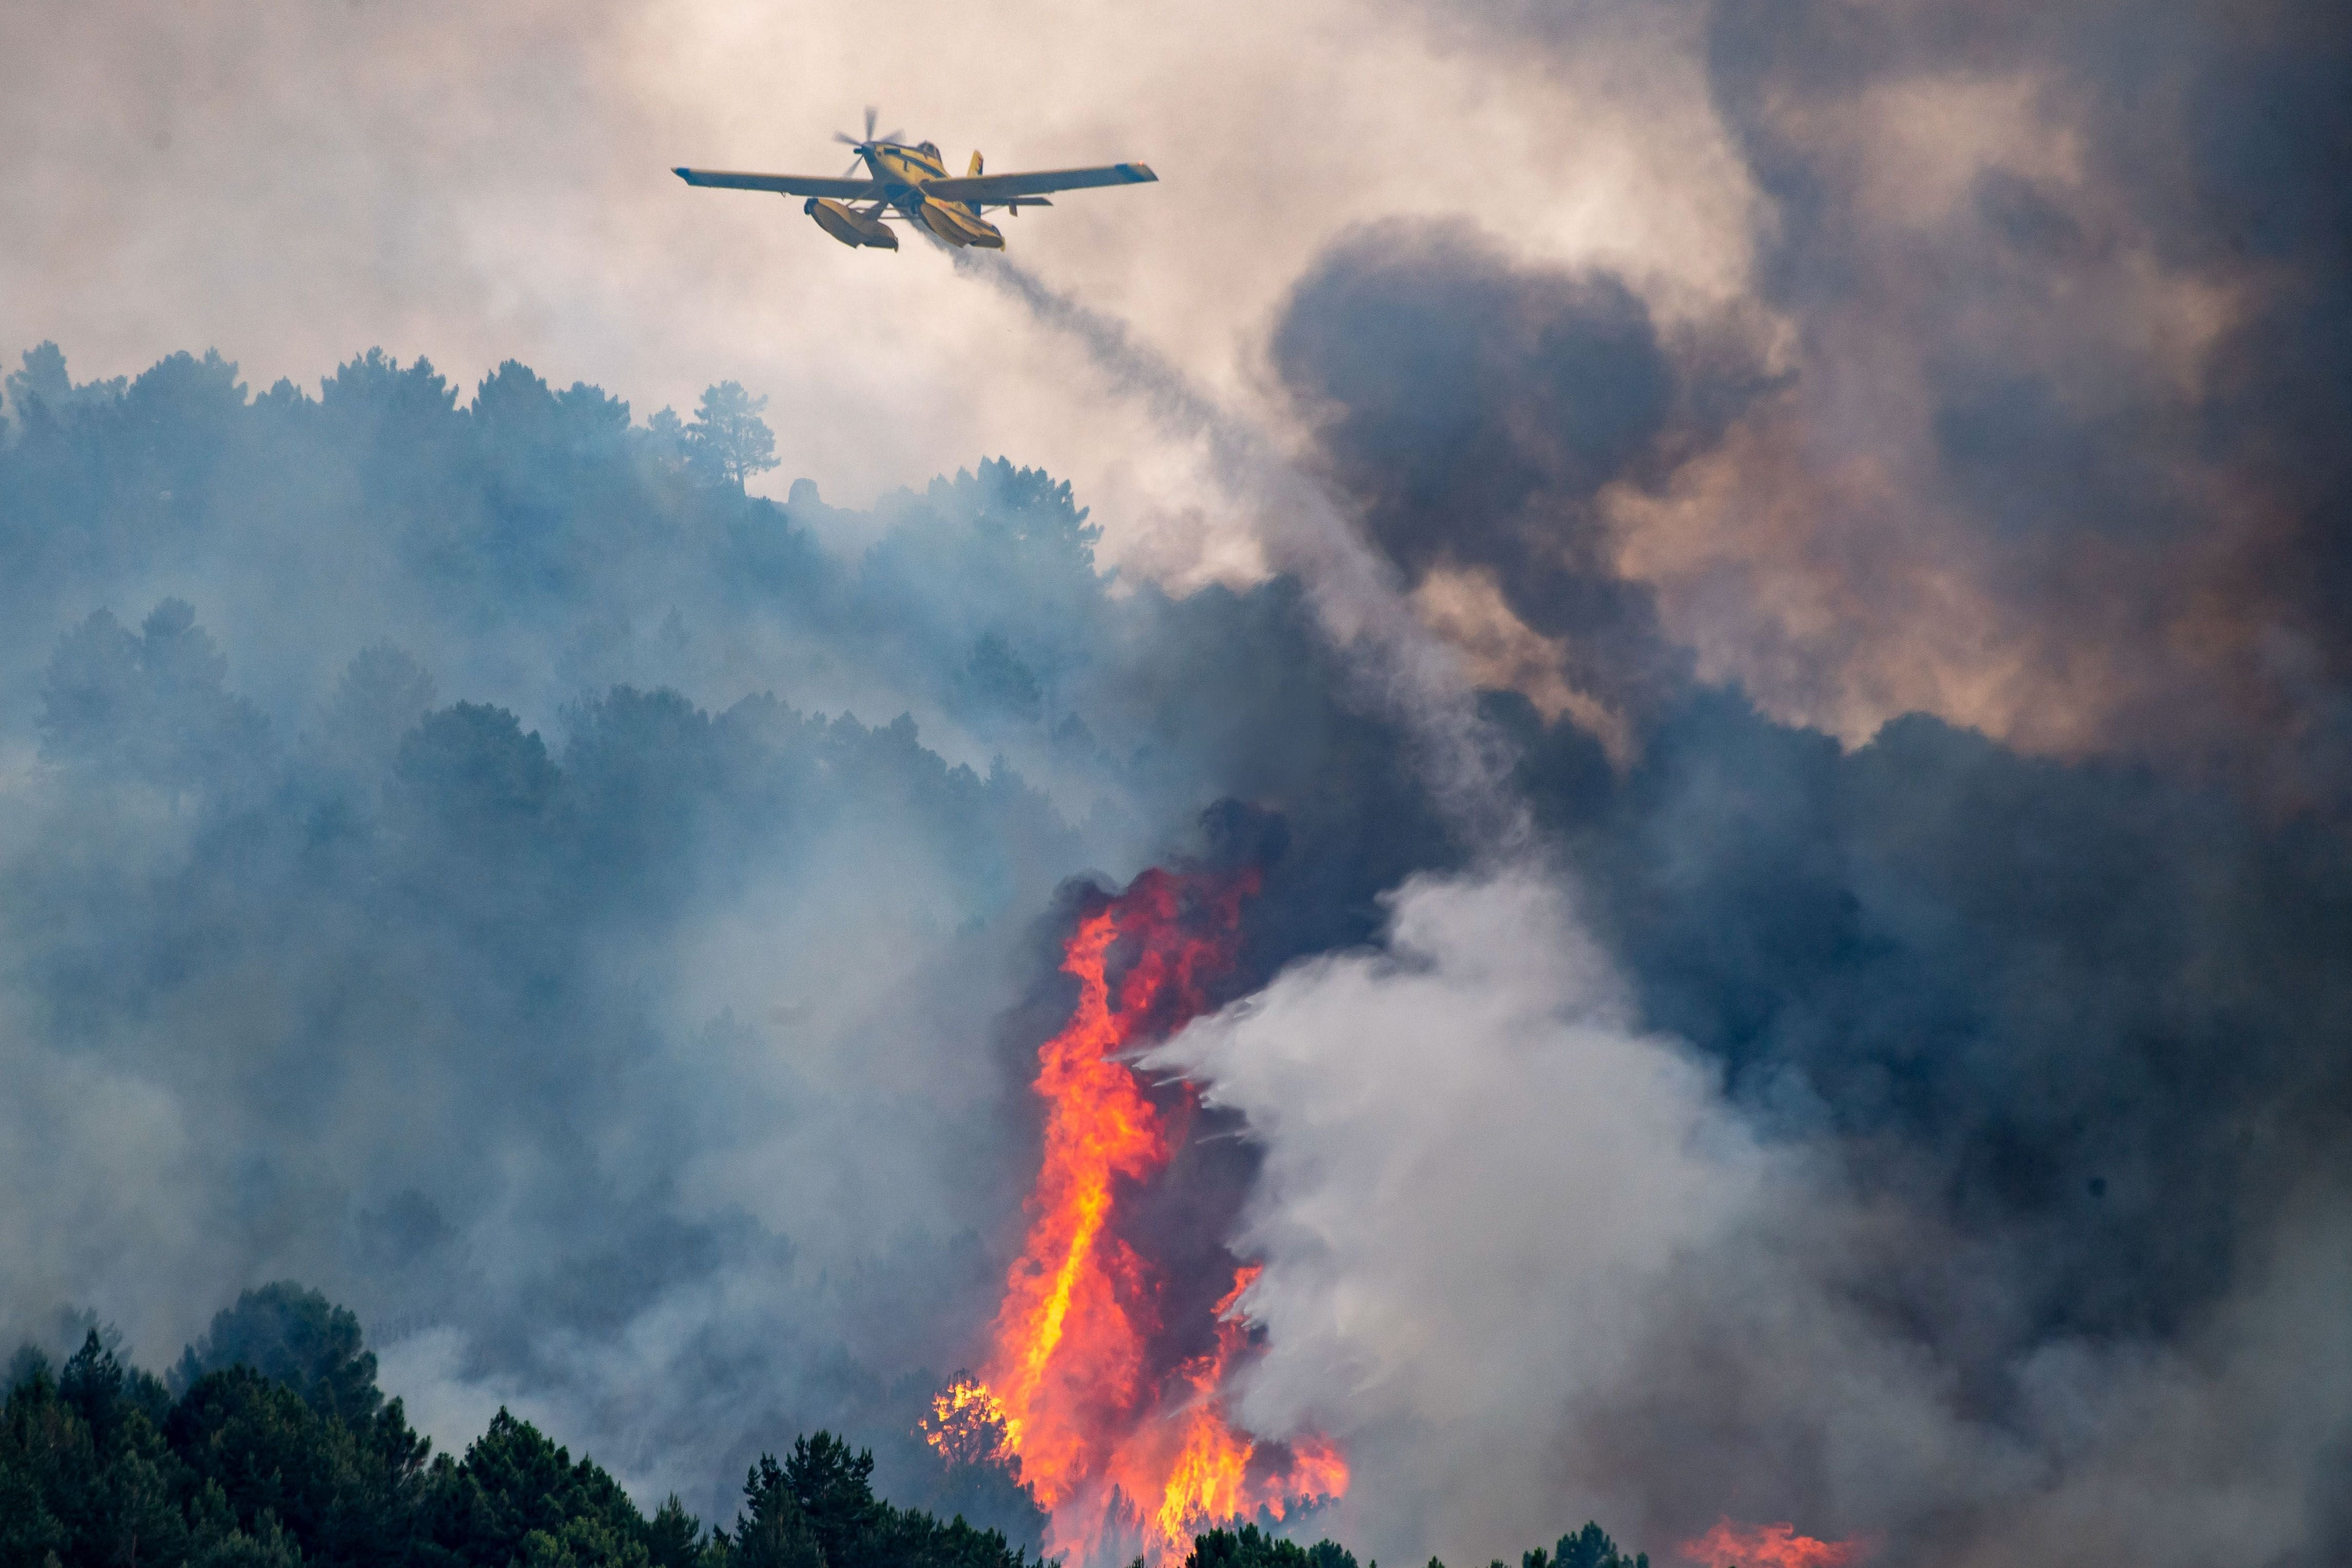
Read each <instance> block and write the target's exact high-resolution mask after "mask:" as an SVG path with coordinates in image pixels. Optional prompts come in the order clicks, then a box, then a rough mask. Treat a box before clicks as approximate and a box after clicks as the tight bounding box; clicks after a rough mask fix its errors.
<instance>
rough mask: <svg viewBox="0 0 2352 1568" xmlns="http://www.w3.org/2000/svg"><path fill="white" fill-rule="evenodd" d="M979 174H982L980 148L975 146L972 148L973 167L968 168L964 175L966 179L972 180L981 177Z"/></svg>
mask: <svg viewBox="0 0 2352 1568" xmlns="http://www.w3.org/2000/svg"><path fill="white" fill-rule="evenodd" d="M979 175H980V149H979V148H977V147H975V148H973V149H972V151H971V168H969V169H966V170H965V171H964V172H963V177H964V178H965V179H967V180H971V179H977V178H978V177H979Z"/></svg>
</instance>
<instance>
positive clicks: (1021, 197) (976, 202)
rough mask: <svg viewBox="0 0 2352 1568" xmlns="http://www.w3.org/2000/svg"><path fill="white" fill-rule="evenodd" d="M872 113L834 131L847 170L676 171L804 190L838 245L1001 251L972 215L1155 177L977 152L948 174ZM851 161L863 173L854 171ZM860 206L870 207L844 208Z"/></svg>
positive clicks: (999, 239)
mask: <svg viewBox="0 0 2352 1568" xmlns="http://www.w3.org/2000/svg"><path fill="white" fill-rule="evenodd" d="M876 119H877V111H876V110H873V109H870V108H869V109H868V110H866V134H865V135H864V136H863V137H862V138H861V137H856V136H851V135H849V134H847V133H846V132H838V131H836V132H834V137H833V139H834V140H835V141H836V142H845V143H846V144H847V145H848V146H849V147H850V149H851V150H852V152H853V153H854V154H855V156H854V157H852V159H851V160H850V164H849V173H847V174H843V175H841V176H840V177H839V178H835V179H828V178H826V177H825V176H824V175H822V174H734V173H731V172H730V171H728V170H724V169H677V170H673V171H672V173H674V174H677V177H678V178H679V179H681V180H684V181H685V182H686V183H687V184H689V185H704V186H709V187H712V188H715V189H719V190H728V191H774V192H776V193H778V194H779V195H787V196H805V197H807V198H808V199H807V200H806V201H805V202H803V203H802V204H801V210H802V211H803V212H804V213H806V214H808V215H809V216H811V217H813V218H814V219H815V220H816V224H817V226H818V227H819V228H821V229H823V230H824V232H825V233H827V234H829V235H831V236H833V237H834V238H835V239H837V240H839V241H841V243H842V244H844V245H846V246H849V247H853V248H854V247H858V246H871V247H874V248H876V249H877V250H896V249H898V236H897V235H895V234H893V233H891V232H890V230H889V229H888V228H887V227H885V225H886V224H889V223H907V224H912V225H914V226H916V227H918V228H919V229H921V230H922V231H923V232H924V233H926V234H928V235H929V236H931V237H933V238H934V239H937V240H939V241H940V242H941V243H942V244H945V245H949V246H952V247H956V248H958V249H961V248H962V247H965V246H968V245H969V246H977V247H981V248H982V249H984V250H1002V249H1003V248H1004V233H1003V230H1002V229H999V228H998V227H997V226H995V225H994V224H992V223H990V222H989V221H988V220H987V219H986V218H984V217H982V216H981V215H982V213H984V212H986V211H987V210H988V209H989V208H991V207H1003V208H1004V209H1005V210H1007V211H1008V212H1010V213H1012V214H1013V216H1015V217H1018V216H1021V209H1022V208H1023V207H1049V206H1052V205H1054V204H1053V203H1051V202H1049V201H1047V200H1046V199H1045V194H1046V193H1047V192H1049V191H1082V190H1087V189H1090V188H1092V187H1094V186H1097V185H1136V184H1145V183H1147V182H1150V181H1154V180H1157V179H1159V178H1160V176H1159V175H1157V174H1153V173H1152V172H1151V170H1150V167H1149V166H1148V165H1146V164H1142V163H1106V164H1104V165H1102V166H1101V167H1099V168H1093V169H1045V170H1040V171H1038V172H1037V173H1034V174H982V172H981V158H980V154H979V153H973V154H972V155H971V169H970V171H969V172H967V173H965V174H961V175H959V176H957V177H955V178H952V179H950V177H949V176H948V171H947V165H946V164H944V163H940V150H939V148H938V147H937V146H935V145H934V144H932V143H931V142H912V143H909V142H901V141H899V140H898V138H899V137H900V136H902V135H904V134H905V132H900V131H893V132H890V133H889V134H887V136H880V137H877V136H876V135H875V134H874V121H875V120H876ZM860 163H863V164H864V165H865V166H866V173H865V174H858V173H857V172H856V171H857V167H858V165H859V164H860ZM859 203H866V204H871V205H853V204H859Z"/></svg>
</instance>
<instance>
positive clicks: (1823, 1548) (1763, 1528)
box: [1676, 1519, 1865, 1568]
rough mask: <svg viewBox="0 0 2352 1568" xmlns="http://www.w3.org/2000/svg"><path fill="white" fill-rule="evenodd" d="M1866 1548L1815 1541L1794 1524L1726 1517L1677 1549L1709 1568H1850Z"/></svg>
mask: <svg viewBox="0 0 2352 1568" xmlns="http://www.w3.org/2000/svg"><path fill="white" fill-rule="evenodd" d="M1864 1546H1865V1542H1860V1541H1816V1540H1814V1539H1813V1538H1812V1537H1811V1536H1810V1535H1799V1534H1798V1533H1797V1529H1796V1526H1794V1525H1792V1524H1734V1523H1732V1521H1730V1520H1729V1519H1720V1520H1717V1521H1716V1525H1715V1528H1714V1529H1713V1530H1710V1531H1707V1532H1706V1534H1705V1535H1702V1536H1700V1537H1699V1538H1698V1539H1697V1540H1696V1541H1685V1542H1683V1543H1682V1545H1681V1546H1679V1547H1677V1548H1676V1550H1677V1551H1679V1552H1681V1553H1682V1554H1683V1555H1684V1556H1685V1557H1686V1558H1688V1559H1690V1560H1691V1561H1692V1562H1694V1563H1704V1564H1706V1568H1729V1565H1731V1564H1735V1563H1737V1564H1743V1565H1744V1568H1850V1565H1851V1564H1853V1563H1860V1562H1861V1561H1862V1556H1863V1552H1864Z"/></svg>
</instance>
